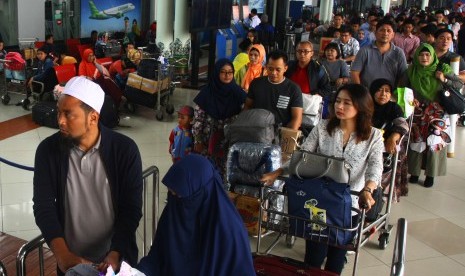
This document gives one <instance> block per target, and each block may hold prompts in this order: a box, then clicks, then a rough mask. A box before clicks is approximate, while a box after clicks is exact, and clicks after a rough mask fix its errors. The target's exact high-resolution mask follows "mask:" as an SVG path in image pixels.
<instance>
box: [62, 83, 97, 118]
mask: <svg viewBox="0 0 465 276" xmlns="http://www.w3.org/2000/svg"><path fill="white" fill-rule="evenodd" d="M63 94H65V95H70V96H73V97H75V98H76V99H79V100H81V101H82V102H83V103H86V104H87V105H88V106H90V107H92V108H93V109H94V110H95V111H97V112H98V113H100V110H101V109H102V106H103V101H104V99H105V92H103V90H102V88H101V87H100V86H99V85H98V84H96V83H95V82H93V81H91V80H88V79H87V78H86V77H82V76H81V77H73V78H72V79H70V80H69V81H68V82H67V83H66V85H65V89H64V91H63Z"/></svg>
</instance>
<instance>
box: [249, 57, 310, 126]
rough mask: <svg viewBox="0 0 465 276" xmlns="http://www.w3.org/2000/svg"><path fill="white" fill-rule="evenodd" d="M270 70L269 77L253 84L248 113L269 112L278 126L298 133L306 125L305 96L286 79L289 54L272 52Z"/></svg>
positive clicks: (269, 60)
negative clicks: (303, 105)
mask: <svg viewBox="0 0 465 276" xmlns="http://www.w3.org/2000/svg"><path fill="white" fill-rule="evenodd" d="M266 70H267V72H268V75H267V76H263V77H259V78H256V79H254V80H253V81H252V83H251V84H250V87H249V92H248V94H247V99H246V100H245V105H244V110H247V109H252V108H262V109H266V110H269V111H271V112H272V113H273V114H274V116H275V122H276V123H277V124H278V125H282V126H285V127H288V128H291V129H294V130H298V129H299V127H300V125H301V123H302V104H303V103H302V92H301V91H300V88H299V86H297V85H296V84H295V83H294V82H292V81H291V80H289V79H288V78H286V77H285V76H284V73H286V71H287V54H286V53H285V52H283V51H280V50H277V51H273V52H271V53H270V55H269V56H268V59H267V63H266Z"/></svg>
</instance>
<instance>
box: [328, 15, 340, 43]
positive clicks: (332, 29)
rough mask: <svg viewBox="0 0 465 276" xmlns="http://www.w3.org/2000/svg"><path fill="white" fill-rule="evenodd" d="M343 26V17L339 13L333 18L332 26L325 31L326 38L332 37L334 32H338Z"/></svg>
mask: <svg viewBox="0 0 465 276" xmlns="http://www.w3.org/2000/svg"><path fill="white" fill-rule="evenodd" d="M343 24H344V16H343V15H342V14H341V13H336V14H335V15H334V16H333V24H332V25H331V26H330V27H329V28H328V30H327V31H326V34H325V36H326V37H334V33H335V32H336V31H340V30H341V28H342V26H344V25H343Z"/></svg>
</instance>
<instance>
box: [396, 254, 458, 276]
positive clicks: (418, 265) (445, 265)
mask: <svg viewBox="0 0 465 276" xmlns="http://www.w3.org/2000/svg"><path fill="white" fill-rule="evenodd" d="M405 275H422V276H438V275H465V266H463V265H461V264H459V263H457V262H456V261H454V260H452V259H450V258H448V257H438V258H429V259H423V260H417V261H411V262H408V263H407V265H406V267H405Z"/></svg>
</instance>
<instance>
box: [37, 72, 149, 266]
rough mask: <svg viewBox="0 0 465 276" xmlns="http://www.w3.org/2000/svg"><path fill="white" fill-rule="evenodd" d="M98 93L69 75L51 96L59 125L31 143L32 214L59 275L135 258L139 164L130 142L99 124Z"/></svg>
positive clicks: (100, 101) (94, 87)
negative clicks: (60, 89) (55, 101)
mask: <svg viewBox="0 0 465 276" xmlns="http://www.w3.org/2000/svg"><path fill="white" fill-rule="evenodd" d="M104 97H105V94H104V92H103V91H102V89H101V88H100V86H98V84H96V83H94V82H92V81H91V80H88V79H86V78H85V77H74V78H72V79H71V80H70V81H69V82H68V83H67V84H66V86H65V88H64V92H63V94H62V95H61V96H60V98H59V99H58V124H59V126H60V131H59V132H58V133H55V134H53V135H52V136H50V137H48V138H46V139H45V140H43V141H42V142H41V143H40V144H39V146H38V148H37V152H36V157H35V163H34V167H35V170H34V196H33V202H34V206H33V209H34V216H35V220H36V223H37V225H38V226H39V229H40V231H41V232H42V235H43V236H44V238H45V241H46V242H47V244H48V245H49V246H50V249H51V250H52V252H53V254H54V255H55V258H56V261H57V265H58V269H59V271H58V275H63V273H64V272H66V271H67V270H68V269H69V268H71V267H73V266H75V265H77V264H80V263H95V264H99V270H100V271H103V270H105V269H106V267H108V265H111V266H112V267H113V268H114V269H115V270H117V269H119V266H120V262H121V260H125V261H126V262H128V263H129V264H130V265H132V266H134V265H135V264H136V263H137V254H138V249H137V244H136V230H137V227H138V225H139V220H140V218H141V216H142V213H141V208H142V162H141V157H140V153H139V149H138V148H137V145H136V144H135V143H134V141H133V140H131V139H130V138H128V137H126V136H123V135H121V134H119V133H117V132H113V131H111V130H109V129H107V128H105V127H104V126H102V125H101V124H99V118H100V114H99V113H100V110H101V108H102V105H103V101H104ZM60 273H61V274H60Z"/></svg>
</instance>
